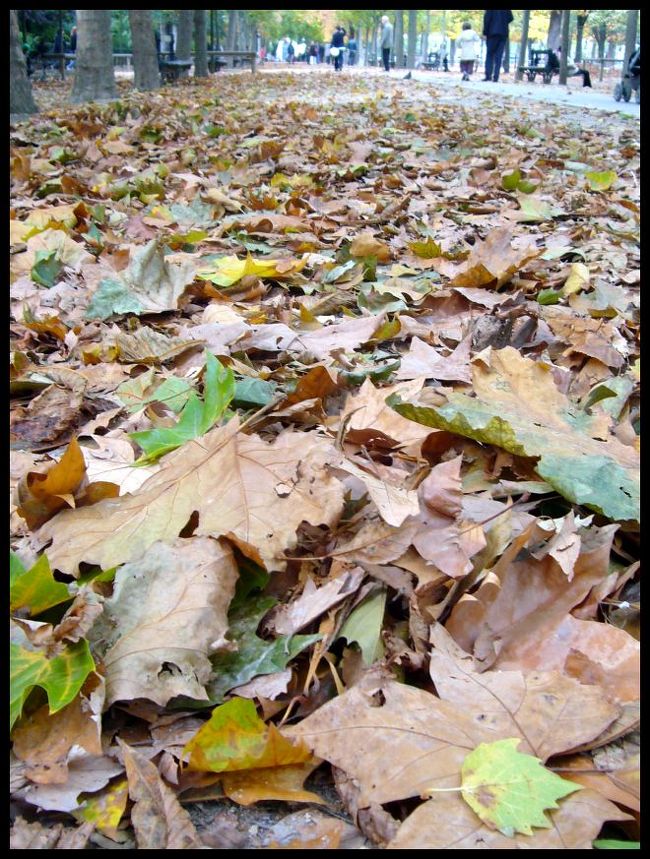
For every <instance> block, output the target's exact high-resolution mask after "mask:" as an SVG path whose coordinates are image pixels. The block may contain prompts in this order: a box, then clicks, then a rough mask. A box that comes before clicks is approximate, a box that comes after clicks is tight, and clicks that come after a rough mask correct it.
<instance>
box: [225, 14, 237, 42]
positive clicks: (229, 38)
mask: <svg viewBox="0 0 650 859" xmlns="http://www.w3.org/2000/svg"><path fill="white" fill-rule="evenodd" d="M236 38H237V10H236V9H228V30H227V33H226V50H227V51H234V50H235V40H236Z"/></svg>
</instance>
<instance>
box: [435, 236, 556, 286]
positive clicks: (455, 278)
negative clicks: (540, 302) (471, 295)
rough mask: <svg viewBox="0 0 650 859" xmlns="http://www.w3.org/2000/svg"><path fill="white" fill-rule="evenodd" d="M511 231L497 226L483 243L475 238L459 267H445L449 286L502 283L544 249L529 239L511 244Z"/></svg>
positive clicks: (497, 284)
mask: <svg viewBox="0 0 650 859" xmlns="http://www.w3.org/2000/svg"><path fill="white" fill-rule="evenodd" d="M512 239H513V233H512V231H511V229H510V228H509V227H497V228H496V229H494V230H491V231H490V232H489V233H488V236H487V238H486V240H485V241H484V242H483V241H481V240H480V239H477V241H476V244H475V245H474V247H473V248H472V250H471V252H470V255H469V257H468V258H467V259H466V260H465V262H464V263H463V264H462V265H461V266H460V268H459V267H458V266H453V267H452V266H448V267H447V268H445V270H444V274H446V275H447V276H448V277H451V278H452V279H451V281H450V284H449V285H450V286H465V287H478V286H482V287H486V286H490V287H492V288H494V289H498V287H500V286H503V284H504V283H507V282H508V281H509V280H510V278H512V276H513V275H515V274H517V272H519V271H521V269H522V268H523V267H524V266H525V265H526V263H527V262H529V261H530V260H532V259H535V257H538V256H539V255H540V254H541V253H542V252H543V250H544V248H543V247H537V245H536V244H535V241H534V240H533V239H532V238H530V239H527V240H526V241H520V242H519V243H518V244H517V247H513V246H512Z"/></svg>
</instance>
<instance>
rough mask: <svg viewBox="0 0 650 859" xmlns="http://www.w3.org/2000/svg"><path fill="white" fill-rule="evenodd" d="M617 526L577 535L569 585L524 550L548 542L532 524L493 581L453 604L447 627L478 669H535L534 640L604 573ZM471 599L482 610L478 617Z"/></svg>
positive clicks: (551, 563) (551, 565)
mask: <svg viewBox="0 0 650 859" xmlns="http://www.w3.org/2000/svg"><path fill="white" fill-rule="evenodd" d="M617 527H618V526H616V525H607V526H605V527H603V528H600V529H596V528H593V527H592V528H591V529H590V530H589V531H588V532H587V533H586V534H585V535H584V536H583V539H582V541H581V547H580V548H581V552H580V556H579V557H578V560H577V561H576V563H575V567H574V575H573V579H572V580H571V581H570V582H569V581H568V580H567V577H566V574H565V573H564V571H563V570H562V569H561V568H560V566H559V564H558V563H557V562H556V561H555V559H554V558H552V557H551V556H550V555H546V557H544V558H542V560H540V561H538V560H537V559H536V558H534V557H533V556H532V555H531V554H530V551H529V550H526V547H528V546H530V547H531V548H534V547H535V546H536V545H538V544H539V542H540V540H543V539H545V538H546V539H547V538H548V532H547V531H544V529H542V528H540V527H538V526H537V525H536V524H535V523H532V524H531V525H529V526H528V527H527V528H526V530H525V531H524V532H523V533H522V534H520V535H519V536H518V537H516V538H515V539H514V540H513V541H512V543H511V545H510V546H509V548H508V549H507V550H506V551H505V552H504V554H503V555H502V557H501V558H500V560H499V561H498V562H497V564H496V565H495V566H494V568H493V573H494V578H493V579H492V580H490V581H488V580H486V581H485V583H484V584H482V585H481V586H480V587H479V588H478V590H477V591H476V593H475V594H474V595H473V600H471V601H470V600H461V601H459V603H458V604H457V605H456V607H455V608H454V610H453V611H452V614H451V616H450V618H449V620H448V621H447V624H446V627H447V629H448V630H449V632H450V633H451V634H452V635H453V636H454V638H455V639H456V640H457V641H458V642H459V643H461V644H462V646H463V647H464V648H465V649H466V650H473V652H474V655H475V657H476V659H477V660H479V662H480V664H481V665H482V666H484V667H489V666H490V665H493V664H494V663H495V661H496V662H497V664H498V665H499V666H500V665H501V664H503V663H504V662H505V661H507V662H508V665H509V666H510V667H511V668H512V667H513V666H514V665H518V666H520V667H522V668H527V667H530V666H535V667H539V663H538V661H537V657H536V654H537V650H538V649H539V647H540V642H543V641H544V638H545V636H546V635H547V634H549V633H550V631H551V630H554V629H555V628H556V626H557V625H558V624H559V623H560V622H561V621H562V620H563V619H564V618H565V617H566V615H567V614H568V613H569V612H570V611H571V609H573V608H574V607H575V606H577V605H579V604H580V603H581V602H582V600H583V599H584V598H585V597H586V596H587V594H588V593H589V591H590V590H591V588H592V587H593V586H594V585H596V584H597V583H598V582H599V581H601V580H602V579H603V578H604V576H606V575H607V570H608V563H609V555H610V551H611V545H612V540H613V538H614V533H615V532H616V530H617ZM520 553H521V554H520ZM475 601H478V603H479V604H480V606H481V607H482V612H478V614H477V606H476V603H475ZM468 611H469V615H471V620H470V617H469V615H468V617H467V619H465V614H466V612H468ZM479 615H481V616H480V617H479ZM529 660H531V661H529Z"/></svg>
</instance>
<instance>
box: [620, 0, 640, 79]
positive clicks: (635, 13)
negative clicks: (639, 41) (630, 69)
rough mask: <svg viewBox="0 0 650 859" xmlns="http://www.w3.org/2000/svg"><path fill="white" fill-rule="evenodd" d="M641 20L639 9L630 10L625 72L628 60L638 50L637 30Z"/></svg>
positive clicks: (626, 30)
mask: <svg viewBox="0 0 650 859" xmlns="http://www.w3.org/2000/svg"><path fill="white" fill-rule="evenodd" d="M638 20H639V10H638V9H628V11H627V21H626V23H625V56H624V58H623V72H622V74H625V72H626V70H627V64H628V60H629V59H630V57H631V56H632V54H633V52H634V49H635V48H636V29H637V24H638Z"/></svg>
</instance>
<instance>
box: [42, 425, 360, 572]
mask: <svg viewBox="0 0 650 859" xmlns="http://www.w3.org/2000/svg"><path fill="white" fill-rule="evenodd" d="M237 428H238V423H237V420H236V419H233V420H232V421H231V422H230V423H229V424H227V425H226V426H225V427H217V428H215V429H214V430H211V431H210V432H209V433H207V434H206V435H204V436H202V437H201V438H200V439H197V440H195V441H190V442H188V443H187V444H185V445H183V446H182V447H180V448H179V449H178V450H176V451H174V452H173V453H170V454H169V455H168V456H166V457H165V458H164V460H163V462H162V466H161V468H160V471H158V472H157V473H156V474H154V475H153V477H151V478H149V480H148V481H147V482H146V483H144V484H143V486H141V487H140V490H139V491H138V492H137V494H135V495H125V496H122V497H121V498H116V499H114V500H110V501H102V502H100V503H99V504H95V505H94V506H92V507H88V508H83V509H81V510H76V511H74V514H75V515H74V516H70V517H66V516H65V514H59V516H57V517H55V519H53V520H51V521H50V522H48V523H47V524H46V525H45V526H44V527H43V528H41V530H40V531H39V533H38V539H39V540H40V541H41V542H42V543H44V542H46V541H47V540H49V539H52V540H53V544H52V547H51V548H49V549H48V558H49V559H50V565H51V566H52V568H58V569H60V570H62V571H65V572H69V573H70V574H72V575H75V574H76V572H77V570H78V565H79V563H80V562H81V561H86V562H88V563H95V564H98V565H99V566H101V567H102V568H103V569H108V568H110V567H113V566H117V565H118V564H122V563H125V562H127V561H130V560H133V559H135V558H138V557H140V556H141V555H142V554H143V553H144V552H145V551H146V550H147V548H148V547H149V546H151V545H152V544H153V543H155V542H156V541H158V540H174V539H175V538H176V537H177V536H178V534H179V533H180V532H181V531H182V529H183V528H184V527H185V526H186V525H187V523H188V522H189V520H190V516H191V515H192V513H193V512H194V511H195V510H196V511H197V512H198V513H199V523H198V526H197V527H196V530H195V532H194V533H195V534H196V535H197V536H198V535H205V536H208V535H209V536H214V537H218V536H222V535H226V536H229V537H231V538H232V539H234V540H235V541H236V542H237V544H238V545H239V546H240V547H241V548H242V550H243V551H245V552H248V553H250V554H251V555H252V556H253V557H254V558H258V559H259V560H261V562H262V563H264V564H266V565H267V567H268V568H269V569H270V570H278V569H282V568H283V566H284V562H283V561H282V553H283V552H284V551H285V550H286V549H289V548H291V547H292V546H293V545H295V539H296V538H295V533H296V529H297V528H298V526H299V525H300V523H301V522H302V521H307V522H311V523H312V524H320V523H326V524H330V525H331V524H333V523H334V522H335V521H336V520H337V519H338V516H339V515H340V511H341V509H342V504H343V487H342V485H341V484H340V483H339V482H338V481H337V480H336V479H335V478H334V477H332V476H330V475H328V473H327V471H326V469H325V464H326V463H327V462H328V461H329V460H331V459H333V458H334V456H335V455H334V453H333V448H332V446H331V444H330V443H329V442H327V441H325V440H324V439H323V437H322V436H320V435H319V434H318V433H315V432H311V433H310V432H300V433H298V432H293V433H292V432H290V431H287V432H284V433H282V434H281V435H280V436H279V437H278V438H277V439H276V440H275V442H274V443H273V444H267V443H266V442H264V441H262V439H261V438H259V437H258V436H255V435H251V436H245V435H243V434H239V433H238V432H237Z"/></svg>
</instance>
